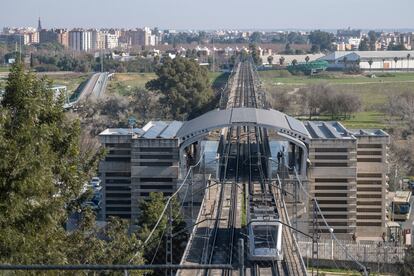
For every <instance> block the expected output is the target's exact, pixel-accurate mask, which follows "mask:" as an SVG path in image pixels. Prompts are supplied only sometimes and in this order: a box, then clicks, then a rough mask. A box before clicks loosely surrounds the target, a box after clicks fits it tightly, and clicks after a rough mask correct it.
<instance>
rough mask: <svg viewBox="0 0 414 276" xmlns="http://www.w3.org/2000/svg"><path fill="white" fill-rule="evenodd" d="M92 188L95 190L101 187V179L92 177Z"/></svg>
mask: <svg viewBox="0 0 414 276" xmlns="http://www.w3.org/2000/svg"><path fill="white" fill-rule="evenodd" d="M91 186H92V187H94V188H96V187H99V186H101V180H100V179H99V177H96V176H95V177H92V180H91Z"/></svg>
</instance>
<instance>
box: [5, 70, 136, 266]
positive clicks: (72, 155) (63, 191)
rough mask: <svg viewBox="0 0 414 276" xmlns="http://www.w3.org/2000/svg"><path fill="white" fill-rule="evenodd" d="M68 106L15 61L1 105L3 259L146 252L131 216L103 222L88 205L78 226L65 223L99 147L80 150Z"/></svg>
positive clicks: (119, 258) (104, 259)
mask: <svg viewBox="0 0 414 276" xmlns="http://www.w3.org/2000/svg"><path fill="white" fill-rule="evenodd" d="M62 106H63V98H62V99H56V97H55V96H54V93H53V91H52V90H51V89H50V82H48V81H47V80H46V79H37V78H36V77H35V76H34V75H32V74H31V73H25V71H24V67H23V65H22V64H21V63H16V64H15V65H14V66H13V67H12V68H11V71H10V75H9V78H8V81H7V85H6V92H5V95H4V99H3V101H2V103H1V106H0V156H1V158H0V214H1V215H0V262H1V263H12V264H75V263H79V264H81V263H95V262H96V263H101V264H112V263H116V264H125V263H127V262H128V261H129V259H130V258H131V257H132V256H133V255H134V254H135V253H136V252H137V251H138V253H140V251H139V248H140V246H139V244H140V242H139V241H138V238H137V237H136V236H135V235H130V234H129V232H128V230H129V225H128V224H127V222H125V221H121V220H115V219H114V220H111V221H110V222H109V223H108V224H107V226H106V227H105V228H103V229H98V228H97V227H96V225H95V220H94V214H93V213H91V211H90V210H84V212H82V213H81V215H82V217H83V219H82V220H81V225H80V227H79V228H78V229H77V230H75V231H73V232H71V233H68V232H66V231H65V228H64V225H65V222H66V220H67V214H68V213H69V212H72V208H69V207H70V206H74V205H76V204H74V203H76V202H77V201H78V200H79V198H80V193H81V190H82V189H81V188H82V186H83V184H84V183H85V182H86V181H87V179H88V178H89V176H90V174H91V173H92V172H94V171H95V169H96V165H97V160H98V158H99V157H100V155H99V154H98V155H93V154H89V153H88V152H82V151H81V149H80V145H79V138H80V134H81V132H80V125H79V122H78V121H77V120H75V121H70V120H69V119H68V118H66V116H65V113H64V111H63V107H62ZM79 206H80V204H78V207H79ZM102 237H103V238H102ZM135 263H142V258H141V256H140V254H138V256H137V258H136V259H135Z"/></svg>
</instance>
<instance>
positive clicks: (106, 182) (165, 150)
mask: <svg viewBox="0 0 414 276" xmlns="http://www.w3.org/2000/svg"><path fill="white" fill-rule="evenodd" d="M181 125H182V123H181V122H178V121H173V122H165V121H151V122H149V123H147V124H146V125H145V126H144V127H143V128H131V129H128V128H117V129H106V130H105V131H103V132H101V133H100V134H99V139H100V141H101V143H102V145H103V146H104V147H105V149H106V150H107V155H106V157H105V159H104V160H102V162H101V163H100V165H99V172H100V177H101V180H102V183H103V188H104V193H103V202H104V204H103V210H102V212H103V217H104V218H108V217H110V216H118V217H121V218H126V219H131V221H133V222H135V221H136V218H137V216H138V213H139V203H140V202H141V201H142V200H143V199H145V198H147V197H148V196H149V193H150V192H163V193H164V195H166V196H169V195H171V194H172V193H173V192H174V191H175V189H176V184H177V179H178V174H179V169H178V168H179V167H178V163H179V140H178V138H177V137H176V133H177V131H178V130H179V129H180V127H181Z"/></svg>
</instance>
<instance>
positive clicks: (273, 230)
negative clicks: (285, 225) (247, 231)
mask: <svg viewBox="0 0 414 276" xmlns="http://www.w3.org/2000/svg"><path fill="white" fill-rule="evenodd" d="M253 234H254V246H255V248H256V249H258V248H275V247H276V242H277V227H276V226H274V225H272V226H270V225H256V226H253Z"/></svg>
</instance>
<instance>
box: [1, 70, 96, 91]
mask: <svg viewBox="0 0 414 276" xmlns="http://www.w3.org/2000/svg"><path fill="white" fill-rule="evenodd" d="M38 76H39V77H42V76H45V77H47V79H48V80H50V81H52V85H66V86H67V89H68V93H69V95H71V94H72V93H73V92H74V91H75V90H76V88H78V86H79V84H81V83H82V82H83V81H85V80H86V79H88V78H89V76H90V74H84V73H75V72H59V73H42V74H38ZM6 81H7V74H5V75H3V74H2V77H1V78H0V89H4V88H5V86H6Z"/></svg>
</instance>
